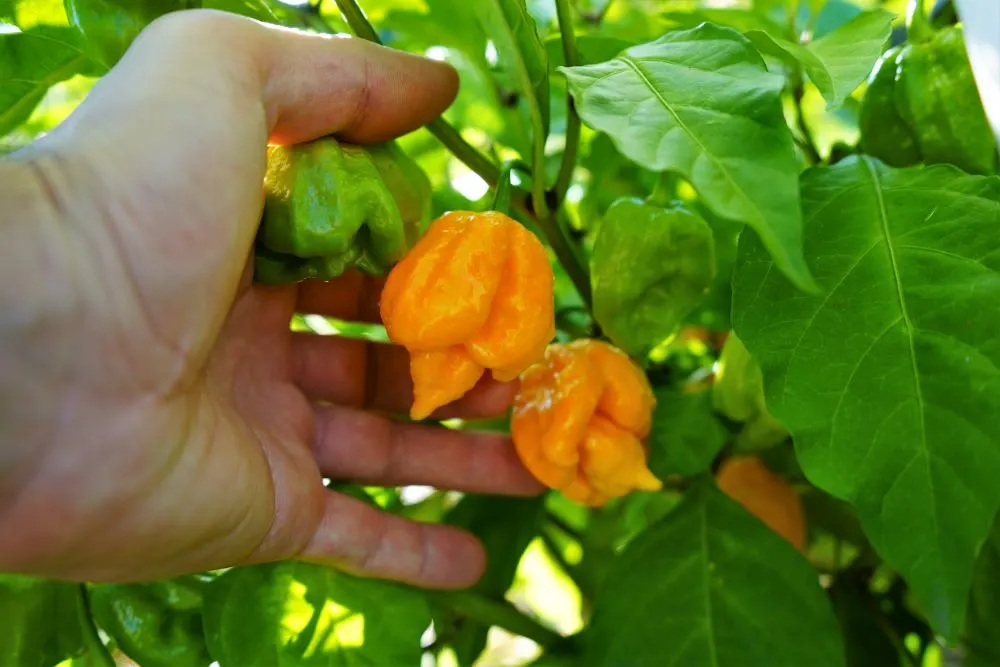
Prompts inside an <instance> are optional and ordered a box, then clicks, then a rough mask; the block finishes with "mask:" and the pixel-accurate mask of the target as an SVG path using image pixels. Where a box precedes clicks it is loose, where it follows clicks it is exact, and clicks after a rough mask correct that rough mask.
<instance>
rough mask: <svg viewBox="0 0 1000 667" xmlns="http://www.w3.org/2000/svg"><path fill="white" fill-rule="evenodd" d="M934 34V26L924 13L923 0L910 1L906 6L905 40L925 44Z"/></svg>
mask: <svg viewBox="0 0 1000 667" xmlns="http://www.w3.org/2000/svg"><path fill="white" fill-rule="evenodd" d="M933 34H934V26H932V25H931V22H930V19H928V18H927V12H926V11H924V0H910V1H909V3H908V4H907V6H906V38H907V39H908V40H909V41H910V42H926V41H928V40H929V39H930V38H931V36H932V35H933Z"/></svg>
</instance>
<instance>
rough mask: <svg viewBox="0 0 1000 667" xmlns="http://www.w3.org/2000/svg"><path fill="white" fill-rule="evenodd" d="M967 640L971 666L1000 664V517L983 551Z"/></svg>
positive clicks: (976, 573) (971, 598) (971, 601)
mask: <svg viewBox="0 0 1000 667" xmlns="http://www.w3.org/2000/svg"><path fill="white" fill-rule="evenodd" d="M967 614H968V617H967V619H966V625H965V633H964V640H965V642H964V643H965V646H966V647H967V648H968V652H969V660H968V662H966V663H963V664H966V665H968V667H986V666H987V665H998V664H1000V521H998V520H997V519H994V522H993V528H992V530H990V534H989V537H988V538H987V540H986V543H985V544H984V545H983V548H982V551H980V552H979V558H978V559H977V560H976V567H975V571H974V574H973V578H972V591H971V593H970V595H969V604H968V611H967Z"/></svg>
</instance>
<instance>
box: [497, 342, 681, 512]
mask: <svg viewBox="0 0 1000 667" xmlns="http://www.w3.org/2000/svg"><path fill="white" fill-rule="evenodd" d="M655 404H656V399H655V397H654V396H653V391H652V389H651V388H650V386H649V382H648V380H647V379H646V375H645V374H644V373H643V372H642V370H641V369H640V368H639V367H638V366H636V365H635V364H634V363H633V362H632V360H631V359H629V358H628V356H627V355H626V354H625V353H624V352H622V351H621V350H619V349H617V348H615V347H612V346H611V345H608V344H607V343H603V342H601V341H596V340H589V339H583V340H577V341H573V342H572V343H555V344H552V345H549V346H548V348H547V349H546V350H545V357H544V359H543V360H542V361H540V362H539V363H537V364H534V365H533V366H531V367H530V368H528V370H526V371H525V372H524V373H523V374H522V376H521V389H520V391H519V392H518V395H517V396H516V397H515V398H514V413H513V418H512V421H511V432H512V435H513V439H514V446H515V448H516V450H517V453H518V456H519V457H520V458H521V461H522V462H523V463H524V466H525V467H526V468H527V469H528V471H529V472H531V474H532V475H534V476H535V478H537V479H538V480H539V481H540V482H542V483H543V484H545V485H546V486H548V487H550V488H553V489H558V490H560V491H561V492H562V493H563V494H564V495H565V496H566V497H568V498H570V499H571V500H575V501H577V502H579V503H583V504H585V505H589V506H597V505H602V504H604V503H605V502H607V501H608V500H609V499H611V498H617V497H620V496H623V495H625V494H626V493H628V492H629V491H631V490H633V489H645V490H649V491H656V490H658V489H660V488H662V483H661V482H660V480H658V479H657V478H656V477H654V476H653V473H651V472H650V471H649V469H648V468H647V467H646V449H645V447H644V446H643V444H642V442H641V440H642V439H643V438H645V437H646V436H647V435H649V430H650V427H651V424H652V412H653V407H654V406H655Z"/></svg>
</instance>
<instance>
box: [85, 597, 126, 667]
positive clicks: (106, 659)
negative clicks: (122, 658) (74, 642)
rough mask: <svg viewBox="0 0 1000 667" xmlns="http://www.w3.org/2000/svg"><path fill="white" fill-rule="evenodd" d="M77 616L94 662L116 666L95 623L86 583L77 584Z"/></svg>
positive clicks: (103, 665) (100, 664)
mask: <svg viewBox="0 0 1000 667" xmlns="http://www.w3.org/2000/svg"><path fill="white" fill-rule="evenodd" d="M76 617H77V621H79V623H80V631H81V633H82V634H83V645H84V646H85V647H86V649H87V655H88V657H89V658H90V660H91V661H92V664H94V665H97V667H116V663H115V659H114V658H112V657H111V653H110V652H109V651H108V647H107V646H105V645H104V642H102V641H101V637H100V635H98V634H97V626H96V625H94V617H93V615H92V614H91V613H90V596H89V595H88V593H87V585H86V584H79V585H78V586H77V594H76Z"/></svg>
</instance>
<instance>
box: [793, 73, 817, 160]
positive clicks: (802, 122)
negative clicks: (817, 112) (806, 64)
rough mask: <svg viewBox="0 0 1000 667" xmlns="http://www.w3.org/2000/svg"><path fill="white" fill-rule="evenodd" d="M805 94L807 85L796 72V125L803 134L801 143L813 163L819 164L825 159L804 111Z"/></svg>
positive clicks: (794, 94) (794, 91)
mask: <svg viewBox="0 0 1000 667" xmlns="http://www.w3.org/2000/svg"><path fill="white" fill-rule="evenodd" d="M804 95H805V85H804V84H803V83H802V75H801V73H797V74H796V79H795V87H794V88H793V90H792V96H793V99H794V100H795V125H796V127H797V129H798V131H799V133H800V134H802V141H801V142H799V145H800V146H801V147H802V149H803V150H804V151H805V153H806V155H807V156H808V157H809V160H810V161H811V162H812V163H813V164H819V163H820V162H822V161H823V158H822V157H821V156H820V154H819V150H818V149H817V148H816V140H815V139H814V138H813V135H812V132H810V131H809V126H808V125H807V124H806V117H805V114H804V113H803V112H802V97H803V96H804Z"/></svg>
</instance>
